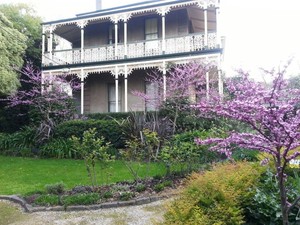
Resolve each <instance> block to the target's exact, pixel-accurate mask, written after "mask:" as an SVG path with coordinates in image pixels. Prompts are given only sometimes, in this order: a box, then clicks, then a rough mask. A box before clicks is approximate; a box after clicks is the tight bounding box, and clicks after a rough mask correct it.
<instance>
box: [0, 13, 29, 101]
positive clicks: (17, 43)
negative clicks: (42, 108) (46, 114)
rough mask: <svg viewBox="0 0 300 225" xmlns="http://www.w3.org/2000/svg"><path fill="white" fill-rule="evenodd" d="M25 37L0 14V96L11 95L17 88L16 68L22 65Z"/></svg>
mask: <svg viewBox="0 0 300 225" xmlns="http://www.w3.org/2000/svg"><path fill="white" fill-rule="evenodd" d="M26 41H27V39H26V36H25V35H24V34H22V33H21V32H19V31H18V30H17V29H15V28H14V27H13V24H12V23H11V22H10V21H9V20H8V19H7V18H6V17H5V16H4V14H3V13H1V12H0V95H6V94H10V93H13V92H14V91H16V90H17V88H18V86H19V80H18V73H17V72H16V70H15V69H16V68H20V67H22V65H23V56H24V53H25V49H26Z"/></svg>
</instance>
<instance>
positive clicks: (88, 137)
mask: <svg viewBox="0 0 300 225" xmlns="http://www.w3.org/2000/svg"><path fill="white" fill-rule="evenodd" d="M71 140H72V142H73V148H74V150H75V151H76V152H77V153H78V154H79V155H80V156H81V158H83V159H84V162H85V166H86V169H87V172H88V176H89V178H90V180H91V183H92V185H93V186H95V185H97V178H96V170H95V165H96V162H97V161H98V162H99V163H100V164H101V167H102V168H103V167H105V164H106V163H107V162H109V161H110V160H112V157H111V156H110V155H109V154H108V149H109V147H110V143H106V144H104V143H105V142H104V138H103V137H101V138H97V137H96V129H95V128H94V129H89V130H87V131H85V132H83V138H82V140H81V139H80V138H78V137H75V136H73V137H72V138H71Z"/></svg>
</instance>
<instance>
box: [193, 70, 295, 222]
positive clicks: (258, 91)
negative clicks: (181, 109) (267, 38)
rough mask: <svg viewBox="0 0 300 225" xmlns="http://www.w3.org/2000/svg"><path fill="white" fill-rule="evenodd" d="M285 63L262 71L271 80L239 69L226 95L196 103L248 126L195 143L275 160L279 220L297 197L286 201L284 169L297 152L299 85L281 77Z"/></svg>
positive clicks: (204, 110)
mask: <svg viewBox="0 0 300 225" xmlns="http://www.w3.org/2000/svg"><path fill="white" fill-rule="evenodd" d="M287 67H288V65H287V66H286V67H285V68H284V69H283V70H282V71H279V72H276V71H275V70H272V71H265V73H267V74H268V75H269V76H270V77H271V78H272V84H271V85H269V86H268V85H266V84H262V83H258V82H255V81H253V80H251V79H250V78H249V74H247V73H245V72H243V71H239V72H240V77H239V79H229V80H227V83H226V85H227V89H228V93H229V94H228V95H227V96H225V98H224V99H221V98H219V97H218V98H217V97H215V98H210V101H202V102H199V103H198V106H197V107H198V109H199V111H200V112H202V113H203V114H204V115H216V116H220V117H225V118H228V119H232V120H237V121H239V122H241V123H244V124H246V125H247V126H248V127H251V128H252V131H250V132H249V131H246V132H242V133H238V132H235V131H233V132H231V133H230V134H229V135H228V137H226V138H214V139H208V140H205V141H203V140H201V139H198V141H197V142H198V144H201V145H202V144H215V146H213V147H212V148H211V149H212V150H215V151H218V152H222V153H224V154H226V155H227V156H229V157H230V156H231V151H232V149H233V148H235V147H236V146H239V147H241V148H245V149H251V150H258V151H260V152H264V153H266V154H268V155H269V157H271V158H273V159H274V160H275V163H274V167H275V169H276V174H277V176H278V189H279V191H280V204H281V211H282V216H283V224H284V225H287V224H288V214H289V212H290V210H291V209H292V208H293V207H294V206H295V204H297V202H298V201H299V200H300V196H299V197H298V198H296V199H295V201H294V202H289V201H288V197H287V196H288V190H287V189H286V186H285V184H286V176H285V170H286V168H287V165H288V163H289V162H290V161H291V160H292V159H295V158H296V157H298V156H299V155H300V151H299V150H298V148H299V147H300V129H299V128H300V108H299V104H300V89H299V88H297V87H296V88H293V87H292V86H291V85H289V81H288V80H286V79H285V78H284V75H285V73H286V69H287Z"/></svg>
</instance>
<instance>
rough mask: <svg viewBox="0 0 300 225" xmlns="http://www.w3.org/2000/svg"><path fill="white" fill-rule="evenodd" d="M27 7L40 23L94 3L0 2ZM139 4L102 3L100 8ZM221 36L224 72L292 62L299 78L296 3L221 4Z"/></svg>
mask: <svg viewBox="0 0 300 225" xmlns="http://www.w3.org/2000/svg"><path fill="white" fill-rule="evenodd" d="M17 2H24V3H27V4H29V5H31V6H32V7H33V8H34V9H35V10H36V11H37V13H38V14H39V15H40V16H41V17H42V18H43V20H44V21H51V20H59V19H63V18H68V17H74V16H75V15H76V14H78V13H84V12H89V11H94V10H95V7H96V3H95V0H76V1H74V0H0V3H17ZM135 2H140V1H137V0H123V1H120V0H118V1H112V0H103V2H102V7H103V8H111V7H116V6H120V5H126V4H130V3H135ZM220 10H221V16H220V17H221V21H220V23H221V28H222V29H221V31H220V32H221V35H223V36H225V40H226V42H225V43H226V44H225V53H224V69H225V70H226V71H227V74H229V75H231V74H234V73H235V72H234V71H235V69H239V68H243V69H244V70H247V71H250V72H252V73H254V74H255V76H256V77H258V76H260V75H261V72H260V70H259V68H265V69H271V68H273V67H275V68H282V67H283V65H284V64H285V63H286V62H287V60H289V59H293V60H292V65H291V66H290V70H289V73H290V74H292V75H298V74H300V29H299V28H300V26H299V23H300V1H299V0H221V8H220Z"/></svg>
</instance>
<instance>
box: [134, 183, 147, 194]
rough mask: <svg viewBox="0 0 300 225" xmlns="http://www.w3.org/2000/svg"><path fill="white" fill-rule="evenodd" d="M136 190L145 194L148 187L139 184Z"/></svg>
mask: <svg viewBox="0 0 300 225" xmlns="http://www.w3.org/2000/svg"><path fill="white" fill-rule="evenodd" d="M135 190H136V191H137V192H143V191H145V190H146V185H145V184H137V185H136V187H135Z"/></svg>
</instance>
